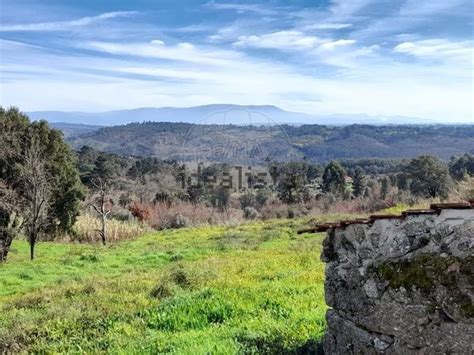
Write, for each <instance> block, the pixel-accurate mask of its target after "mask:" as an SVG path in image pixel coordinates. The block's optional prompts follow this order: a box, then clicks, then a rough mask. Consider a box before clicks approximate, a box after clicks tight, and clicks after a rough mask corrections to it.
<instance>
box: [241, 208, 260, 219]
mask: <svg viewBox="0 0 474 355" xmlns="http://www.w3.org/2000/svg"><path fill="white" fill-rule="evenodd" d="M258 216H259V213H258V211H257V210H256V209H255V208H253V207H250V206H247V207H245V208H244V217H245V218H246V219H256V218H257V217H258Z"/></svg>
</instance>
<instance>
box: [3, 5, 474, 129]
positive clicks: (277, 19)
mask: <svg viewBox="0 0 474 355" xmlns="http://www.w3.org/2000/svg"><path fill="white" fill-rule="evenodd" d="M0 4H1V5H0V6H1V8H0V13H1V15H0V16H1V24H0V52H1V58H0V68H1V69H0V70H1V77H0V79H1V92H0V95H1V96H0V97H1V105H3V106H10V105H15V106H18V107H20V109H22V110H24V111H32V110H67V111H76V110H77V111H103V110H109V109H122V108H136V107H162V106H179V107H184V106H193V105H201V104H211V103H234V104H272V105H277V106H279V107H281V108H284V109H287V110H293V111H300V112H307V113H313V114H331V113H353V114H359V113H364V114H369V115H382V116H396V115H402V116H410V117H421V118H428V119H435V120H438V121H440V122H461V121H462V122H473V121H474V118H473V112H474V107H473V102H474V99H473V92H474V84H473V56H474V51H473V47H474V40H473V34H474V33H473V31H474V25H473V22H474V16H473V13H474V8H473V4H474V2H473V1H472V0H449V1H448V0H332V1H331V0H325V1H320V0H313V1H303V0H295V1H283V0H274V1H265V2H262V1H257V0H255V1H248V2H247V1H239V2H237V1H226V0H222V1H217V0H216V1H191V0H180V1H177V0H173V1H170V0H159V1H158V0H157V1H155V0H121V1H114V0H109V1H106V0H81V1H68V0H43V1H39V0H37V1H33V0H15V1H9V0H0Z"/></svg>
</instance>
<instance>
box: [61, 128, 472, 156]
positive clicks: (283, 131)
mask: <svg viewBox="0 0 474 355" xmlns="http://www.w3.org/2000/svg"><path fill="white" fill-rule="evenodd" d="M69 142H70V144H72V145H73V146H74V147H75V148H80V147H81V146H83V145H89V146H92V147H94V148H97V149H99V150H103V151H107V152H113V153H118V154H122V155H140V156H155V157H159V158H161V159H178V160H179V159H183V160H191V159H193V158H195V157H196V155H197V154H198V156H199V158H200V159H201V160H208V161H218V162H230V163H232V162H236V161H238V160H239V159H243V158H246V160H247V161H249V160H252V159H253V160H258V159H260V160H261V161H263V160H265V159H267V160H268V159H272V160H285V159H286V160H289V159H293V158H302V157H303V156H306V157H307V158H309V159H311V160H313V161H318V162H324V161H328V160H331V159H356V158H412V157H415V156H419V155H423V154H429V155H435V156H438V157H440V158H443V159H449V158H450V157H452V156H456V155H462V154H464V153H473V152H474V125H463V126H460V125H456V126H441V125H436V126H409V125H401V126H369V125H351V126H345V127H338V126H321V125H303V126H290V125H282V126H238V125H195V124H190V123H152V122H148V123H132V124H128V125H124V126H115V127H106V128H102V129H99V130H96V131H93V132H91V133H87V134H84V135H81V136H76V137H70V139H69Z"/></svg>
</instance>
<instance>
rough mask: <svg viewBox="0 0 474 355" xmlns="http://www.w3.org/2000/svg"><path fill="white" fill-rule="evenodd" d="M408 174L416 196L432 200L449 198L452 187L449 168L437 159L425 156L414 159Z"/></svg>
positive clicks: (407, 170)
mask: <svg viewBox="0 0 474 355" xmlns="http://www.w3.org/2000/svg"><path fill="white" fill-rule="evenodd" d="M406 172H407V174H408V175H409V177H410V179H411V184H410V190H411V192H412V193H413V194H414V195H418V196H423V197H431V198H436V197H446V196H447V194H448V192H449V185H450V177H449V171H448V167H447V166H446V164H444V163H443V162H441V161H439V160H438V159H437V158H435V157H432V156H427V155H424V156H420V157H418V158H415V159H412V160H411V162H410V164H409V165H408V167H407V168H406Z"/></svg>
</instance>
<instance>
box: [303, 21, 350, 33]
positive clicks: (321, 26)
mask: <svg viewBox="0 0 474 355" xmlns="http://www.w3.org/2000/svg"><path fill="white" fill-rule="evenodd" d="M350 27H352V24H351V23H337V22H336V23H331V22H327V23H324V22H323V23H315V24H311V25H306V26H303V28H302V29H303V30H305V31H312V30H340V29H343V28H350Z"/></svg>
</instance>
